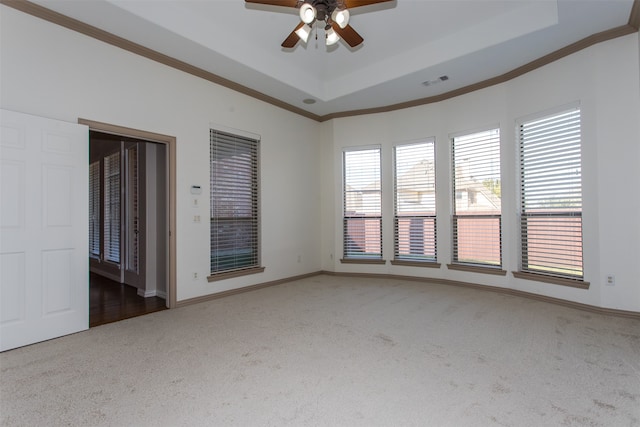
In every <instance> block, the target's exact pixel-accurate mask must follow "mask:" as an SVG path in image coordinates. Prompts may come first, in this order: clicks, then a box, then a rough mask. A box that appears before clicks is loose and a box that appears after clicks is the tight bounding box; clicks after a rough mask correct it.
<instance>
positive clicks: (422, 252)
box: [394, 140, 436, 263]
mask: <svg viewBox="0 0 640 427" xmlns="http://www.w3.org/2000/svg"><path fill="white" fill-rule="evenodd" d="M394 162H395V163H394V205H395V215H394V236H395V237H394V240H395V253H394V262H398V261H419V262H425V261H426V262H433V263H435V261H436V187H435V183H436V177H435V171H436V169H435V155H434V141H433V140H430V141H426V142H418V143H411V144H402V145H396V146H395V148H394Z"/></svg>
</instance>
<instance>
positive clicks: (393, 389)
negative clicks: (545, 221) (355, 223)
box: [0, 276, 640, 426]
mask: <svg viewBox="0 0 640 427" xmlns="http://www.w3.org/2000/svg"><path fill="white" fill-rule="evenodd" d="M0 366H1V369H2V378H1V393H2V394H1V396H0V398H1V407H0V410H1V418H0V420H1V422H2V425H6V426H103V425H104V426H226V425H233V426H372V425H379V426H485V425H489V426H490V425H496V426H556V425H557V426H638V425H640V321H638V320H632V319H623V318H615V317H609V316H602V315H598V314H593V313H589V312H584V311H579V310H574V309H570V308H566V307H562V306H558V305H553V304H548V303H543V302H539V301H533V300H529V299H523V298H519V297H514V296H507V295H501V294H496V293H492V292H483V291H478V290H474V289H465V288H457V287H449V286H443V285H432V284H427V283H417V282H403V281H398V280H385V279H347V278H340V277H332V276H315V277H311V278H307V279H304V280H299V281H296V282H291V283H288V284H284V285H279V286H275V287H271V288H267V289H263V290H259V291H254V292H250V293H245V294H241V295H236V296H233V297H228V298H224V299H220V300H216V301H211V302H207V303H201V304H198V305H193V306H189V307H185V308H181V309H176V310H168V311H164V312H160V313H155V314H151V315H148V316H144V317H139V318H135V319H130V320H126V321H123V322H119V323H114V324H109V325H105V326H100V327H97V328H94V329H91V330H89V331H87V332H83V333H79V334H75V335H71V336H67V337H63V338H59V339H56V340H52V341H49V342H45V343H40V344H36V345H33V346H29V347H25V348H21V349H17V350H12V351H9V352H5V353H2V354H0Z"/></svg>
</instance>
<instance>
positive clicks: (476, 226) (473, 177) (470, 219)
mask: <svg viewBox="0 0 640 427" xmlns="http://www.w3.org/2000/svg"><path fill="white" fill-rule="evenodd" d="M451 145H452V150H451V152H452V175H453V180H452V181H453V199H454V200H453V263H461V264H474V265H480V266H486V267H501V266H502V237H501V235H502V225H501V222H502V216H501V214H502V201H501V198H502V194H501V178H500V129H491V130H487V131H482V132H475V133H472V134H466V135H461V136H456V137H454V138H452V142H451Z"/></svg>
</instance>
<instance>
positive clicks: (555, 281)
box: [511, 271, 590, 289]
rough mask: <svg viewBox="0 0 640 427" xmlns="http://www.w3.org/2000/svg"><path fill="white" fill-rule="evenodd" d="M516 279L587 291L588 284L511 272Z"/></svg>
mask: <svg viewBox="0 0 640 427" xmlns="http://www.w3.org/2000/svg"><path fill="white" fill-rule="evenodd" d="M511 274H513V277H515V278H516V279H524V280H534V281H536V282H544V283H551V284H553V285H561V286H569V287H571V288H578V289H589V285H590V283H589V282H585V281H583V280H579V279H575V280H574V279H565V278H562V277H554V276H547V275H544V274H535V273H525V272H522V271H512V272H511Z"/></svg>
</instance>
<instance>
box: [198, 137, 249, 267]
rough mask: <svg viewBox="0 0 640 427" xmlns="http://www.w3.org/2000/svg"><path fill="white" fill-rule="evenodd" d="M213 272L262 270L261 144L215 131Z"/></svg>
mask: <svg viewBox="0 0 640 427" xmlns="http://www.w3.org/2000/svg"><path fill="white" fill-rule="evenodd" d="M210 139H211V146H210V149H211V199H210V200H211V206H210V209H211V272H212V273H217V272H226V271H231V270H239V269H245V268H251V267H258V266H259V263H260V260H259V236H258V230H259V223H258V221H259V217H258V213H259V212H258V141H257V140H255V139H251V138H246V137H241V136H237V135H232V134H230V133H225V132H221V131H217V130H214V129H211V131H210Z"/></svg>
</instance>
